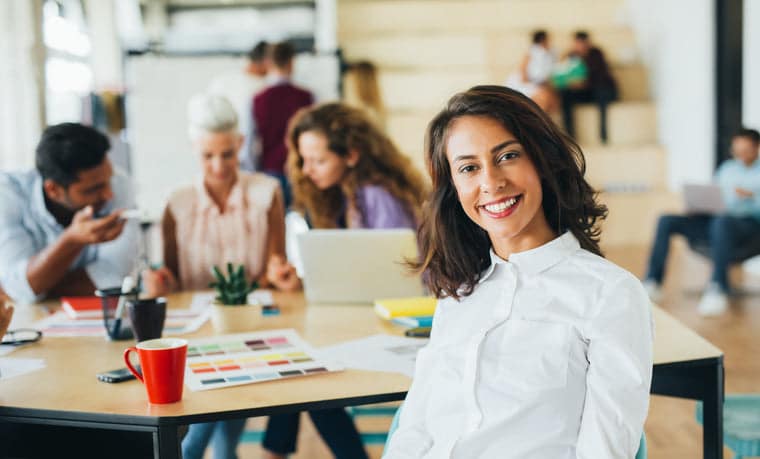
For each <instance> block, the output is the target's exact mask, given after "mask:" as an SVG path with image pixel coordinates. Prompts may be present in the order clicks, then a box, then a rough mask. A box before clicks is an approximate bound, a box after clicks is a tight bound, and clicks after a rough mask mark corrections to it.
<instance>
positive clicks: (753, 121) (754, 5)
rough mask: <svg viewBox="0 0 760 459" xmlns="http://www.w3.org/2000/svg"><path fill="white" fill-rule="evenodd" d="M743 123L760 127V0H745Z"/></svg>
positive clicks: (755, 127) (754, 127)
mask: <svg viewBox="0 0 760 459" xmlns="http://www.w3.org/2000/svg"><path fill="white" fill-rule="evenodd" d="M743 80H744V86H743V89H742V94H743V100H742V123H744V125H745V126H747V127H751V128H753V129H760V0H744V75H743Z"/></svg>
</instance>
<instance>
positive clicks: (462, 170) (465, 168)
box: [459, 164, 477, 174]
mask: <svg viewBox="0 0 760 459" xmlns="http://www.w3.org/2000/svg"><path fill="white" fill-rule="evenodd" d="M475 169H477V167H475V166H473V165H471V164H470V165H467V166H462V167H460V168H459V172H460V173H461V174H467V173H470V172H473V171H475Z"/></svg>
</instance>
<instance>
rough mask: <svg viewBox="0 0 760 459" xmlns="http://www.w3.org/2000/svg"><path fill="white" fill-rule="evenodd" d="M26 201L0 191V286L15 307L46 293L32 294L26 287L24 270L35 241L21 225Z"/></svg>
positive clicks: (31, 255)
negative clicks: (13, 302)
mask: <svg viewBox="0 0 760 459" xmlns="http://www.w3.org/2000/svg"><path fill="white" fill-rule="evenodd" d="M24 201H25V198H22V197H21V196H19V195H17V194H15V193H13V192H11V191H9V190H7V189H0V221H2V222H3V224H2V225H0V267H2V269H0V285H2V288H3V290H5V292H6V293H7V294H8V295H9V296H10V297H11V298H13V301H15V302H16V303H18V304H30V303H35V302H37V301H40V300H41V299H42V298H43V297H44V295H45V292H40V294H35V293H34V291H33V290H32V288H31V287H30V286H29V280H28V279H27V277H26V269H27V266H28V265H29V259H31V258H32V257H33V256H34V255H35V254H36V253H37V249H36V246H35V243H34V239H33V237H32V235H31V234H30V233H29V231H28V230H27V229H26V228H25V227H24V224H23V212H22V206H23V205H25V204H24Z"/></svg>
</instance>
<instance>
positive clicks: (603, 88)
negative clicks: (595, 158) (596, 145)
mask: <svg viewBox="0 0 760 459" xmlns="http://www.w3.org/2000/svg"><path fill="white" fill-rule="evenodd" d="M568 55H569V56H574V57H580V58H581V59H583V62H584V63H585V65H586V69H587V72H588V73H587V77H586V79H585V80H583V81H581V82H577V83H573V84H571V85H570V86H569V87H567V88H564V89H561V90H560V99H561V102H562V121H563V123H564V124H565V131H566V132H567V133H568V135H570V136H571V137H575V123H574V121H573V108H574V107H575V105H576V104H579V103H590V102H593V103H595V104H596V105H597V106H598V107H599V138H600V139H601V141H602V143H607V138H608V137H607V106H608V105H609V104H610V103H611V102H614V101H615V100H617V98H618V91H617V84H616V83H615V79H614V78H613V77H612V73H611V72H610V67H609V65H607V60H606V59H605V58H604V53H603V52H602V50H600V49H599V48H598V47H596V46H594V45H593V44H592V43H591V40H590V38H589V36H588V33H587V32H584V31H578V32H576V33H575V39H574V41H573V48H572V49H571V50H570V52H569V53H568Z"/></svg>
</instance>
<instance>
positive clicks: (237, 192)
mask: <svg viewBox="0 0 760 459" xmlns="http://www.w3.org/2000/svg"><path fill="white" fill-rule="evenodd" d="M195 187H196V190H197V191H198V196H199V198H198V206H199V207H200V210H201V211H203V212H206V211H208V210H210V209H217V211H218V210H219V208H218V207H217V206H216V203H215V202H214V200H213V198H211V195H210V194H209V192H208V190H207V189H206V185H204V183H203V177H201V178H200V180H198V181H197V182H196V185H195ZM242 206H243V187H242V186H241V185H240V174H238V177H237V179H236V180H235V184H234V185H232V190H231V191H230V195H229V196H227V202H226V203H225V205H224V211H225V212H229V211H234V210H236V209H239V208H242Z"/></svg>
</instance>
